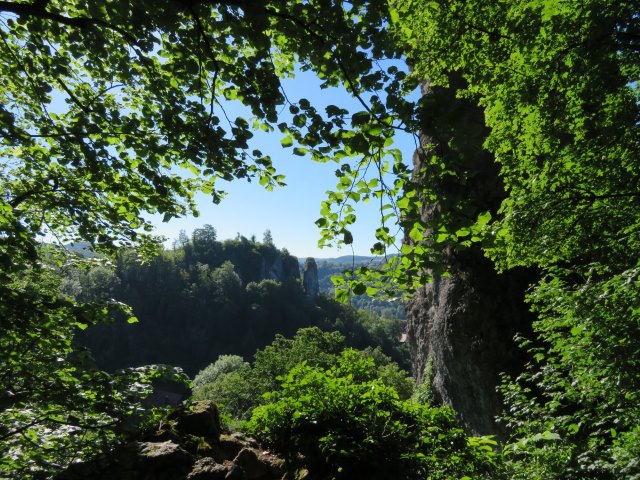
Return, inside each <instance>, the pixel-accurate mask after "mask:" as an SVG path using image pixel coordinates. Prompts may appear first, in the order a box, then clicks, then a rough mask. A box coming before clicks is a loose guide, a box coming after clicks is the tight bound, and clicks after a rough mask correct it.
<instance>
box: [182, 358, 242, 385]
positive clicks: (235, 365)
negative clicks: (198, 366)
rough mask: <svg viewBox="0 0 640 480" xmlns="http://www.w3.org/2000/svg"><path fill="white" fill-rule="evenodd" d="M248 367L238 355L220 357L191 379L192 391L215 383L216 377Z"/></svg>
mask: <svg viewBox="0 0 640 480" xmlns="http://www.w3.org/2000/svg"><path fill="white" fill-rule="evenodd" d="M245 365H249V364H248V363H247V362H245V361H244V359H243V358H242V357H241V356H239V355H220V356H219V357H218V359H217V360H216V361H215V362H213V363H212V364H211V365H209V366H208V367H206V368H204V369H203V370H200V372H198V374H197V375H196V376H195V378H194V379H193V390H194V392H197V391H198V390H200V389H201V388H202V387H204V386H205V385H208V384H210V383H213V382H215V381H216V380H217V379H218V377H219V376H220V375H222V374H225V373H230V372H233V371H236V370H238V369H240V368H242V367H243V366H245Z"/></svg>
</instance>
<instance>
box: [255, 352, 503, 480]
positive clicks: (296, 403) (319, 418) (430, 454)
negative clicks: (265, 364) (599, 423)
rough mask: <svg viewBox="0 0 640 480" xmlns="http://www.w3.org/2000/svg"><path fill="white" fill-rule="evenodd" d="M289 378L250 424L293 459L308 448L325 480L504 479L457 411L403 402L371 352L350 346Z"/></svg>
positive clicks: (308, 458) (307, 455) (293, 372)
mask: <svg viewBox="0 0 640 480" xmlns="http://www.w3.org/2000/svg"><path fill="white" fill-rule="evenodd" d="M282 380H283V382H282V388H281V389H280V390H278V391H275V392H271V393H270V394H268V395H267V400H268V401H270V403H268V404H266V405H262V406H260V407H258V408H256V409H255V410H254V412H253V415H252V417H251V420H250V421H249V422H248V423H247V424H246V428H247V429H248V430H249V432H250V433H252V434H253V435H255V436H256V437H257V438H259V439H260V440H262V441H263V442H265V443H267V444H269V445H270V446H271V447H273V448H274V449H275V450H276V451H278V452H279V453H281V454H282V455H284V456H285V458H288V460H289V462H291V463H293V464H295V463H296V462H297V461H298V459H299V456H298V454H299V453H301V454H302V455H303V456H304V458H305V462H306V464H307V466H308V467H309V468H310V469H312V471H313V473H314V474H316V475H318V476H319V477H320V478H333V479H353V478H368V479H397V478H402V479H414V478H415V479H418V478H420V479H424V478H430V479H434V480H436V479H445V478H446V479H449V478H460V477H463V476H465V475H467V476H472V477H473V478H492V479H495V478H497V476H496V475H497V473H496V463H497V461H496V458H497V457H496V456H495V455H494V454H493V452H492V451H491V449H490V448H488V447H487V446H486V445H484V444H483V443H482V442H476V443H477V445H475V446H471V445H470V444H469V442H468V440H467V437H466V436H465V434H464V433H463V431H462V429H460V427H459V426H458V425H457V423H456V421H455V416H454V413H453V411H452V410H451V409H449V408H429V407H425V406H422V405H417V404H414V403H412V402H408V401H402V400H400V399H399V397H398V394H397V392H396V391H395V389H393V388H391V387H388V386H386V385H385V384H384V383H383V382H382V380H380V379H379V378H377V370H376V367H375V364H374V361H373V359H372V358H370V357H366V356H363V355H362V354H361V353H359V352H356V351H354V350H345V351H344V352H343V353H342V355H341V357H340V358H339V361H338V364H337V365H335V366H332V367H329V368H322V367H311V366H309V365H306V364H301V365H298V366H296V367H294V368H293V369H292V370H291V371H290V372H289V373H288V374H287V375H286V376H285V377H284V378H283V379H282ZM483 476H486V477H483Z"/></svg>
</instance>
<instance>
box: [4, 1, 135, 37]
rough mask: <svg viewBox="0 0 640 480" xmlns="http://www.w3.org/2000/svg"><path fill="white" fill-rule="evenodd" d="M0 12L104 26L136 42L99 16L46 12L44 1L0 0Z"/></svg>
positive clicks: (128, 34)
mask: <svg viewBox="0 0 640 480" xmlns="http://www.w3.org/2000/svg"><path fill="white" fill-rule="evenodd" d="M0 12H8V13H14V14H16V15H18V16H19V17H35V18H43V19H47V20H53V21H54V22H57V23H60V24H62V25H67V26H69V27H78V28H87V27H89V26H99V27H106V28H108V29H109V30H113V31H114V32H117V33H119V34H120V35H122V36H123V37H125V38H126V39H127V40H128V41H129V42H131V43H133V44H135V43H136V39H135V37H133V36H132V35H131V34H130V33H129V32H127V31H126V30H123V29H122V28H120V27H118V26H116V25H113V24H111V23H109V22H107V21H105V20H102V19H101V18H95V17H86V16H78V17H65V16H64V15H61V14H59V13H55V12H48V11H47V10H46V2H44V3H43V2H36V3H14V2H7V1H0Z"/></svg>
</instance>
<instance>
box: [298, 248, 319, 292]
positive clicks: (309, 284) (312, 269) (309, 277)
mask: <svg viewBox="0 0 640 480" xmlns="http://www.w3.org/2000/svg"><path fill="white" fill-rule="evenodd" d="M302 275H303V278H302V286H303V287H304V292H305V294H306V295H307V297H308V298H316V297H317V296H318V293H319V292H320V285H319V283H318V266H317V265H316V261H315V260H314V259H313V258H312V257H309V258H307V259H306V260H305V262H304V271H303V274H302Z"/></svg>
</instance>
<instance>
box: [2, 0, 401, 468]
mask: <svg viewBox="0 0 640 480" xmlns="http://www.w3.org/2000/svg"><path fill="white" fill-rule="evenodd" d="M389 21H390V17H389V12H388V8H387V6H386V3H385V2H382V1H373V2H370V1H359V0H358V1H353V2H350V3H349V4H348V5H345V4H343V2H338V1H335V2H334V1H325V0H320V1H315V0H314V1H310V2H309V1H305V2H301V1H287V2H279V1H278V2H276V1H273V2H271V1H269V2H259V3H255V2H244V1H234V0H232V1H221V2H210V1H193V0H178V1H173V0H166V1H160V2H158V1H154V2H135V3H131V2H129V1H126V0H105V1H100V2H91V3H90V4H87V3H86V2H79V1H71V2H69V1H57V0H47V1H43V2H41V1H35V2H14V1H1V2H0V42H1V44H2V48H0V68H1V69H2V73H3V83H2V85H1V86H0V157H2V159H3V162H2V166H0V172H1V174H2V193H1V194H0V265H2V271H1V272H0V279H1V282H0V305H1V307H0V308H1V309H2V329H3V337H2V339H0V377H1V378H2V390H1V392H0V399H1V402H2V411H1V412H0V413H1V423H2V427H1V431H0V436H1V438H2V440H3V442H2V445H3V446H2V448H1V449H0V455H2V457H1V460H0V468H2V469H3V470H7V471H10V472H14V473H15V472H16V471H20V473H19V474H17V473H15V474H16V475H19V476H22V477H23V478H26V477H27V476H28V475H29V474H30V473H33V472H35V471H37V470H44V471H50V470H52V469H56V468H60V466H63V465H65V464H66V463H67V462H69V461H72V460H74V459H75V458H77V455H78V452H80V455H82V454H83V452H84V453H86V452H85V451H84V450H83V449H82V448H80V447H78V446H77V445H76V446H73V447H69V445H67V444H65V442H66V441H67V440H71V441H72V442H76V443H78V442H79V443H82V442H85V444H86V443H87V442H88V443H91V442H93V444H94V445H98V444H99V442H97V441H96V439H95V437H94V436H93V434H91V432H93V431H95V429H98V428H101V429H102V430H101V431H104V432H107V434H106V437H104V438H105V439H106V440H109V439H113V438H115V437H114V436H117V435H122V434H123V432H124V431H125V430H126V429H124V430H123V429H120V430H118V429H117V428H116V427H117V426H118V425H120V424H121V423H122V422H121V421H120V420H122V419H121V418H119V417H118V415H119V414H122V415H120V416H121V417H128V418H129V419H130V420H132V421H134V423H135V422H137V421H138V420H137V419H136V417H135V416H136V415H138V413H140V412H138V411H136V410H135V409H134V410H132V409H131V408H129V407H126V406H122V405H121V406H119V407H118V406H117V405H115V406H114V404H113V402H110V401H108V399H109V398H110V397H113V398H115V399H116V401H119V400H118V398H119V397H118V395H115V394H113V395H112V394H111V393H108V392H117V388H115V385H119V388H122V389H123V390H124V391H126V390H127V389H128V387H127V386H126V385H127V381H126V380H127V379H128V380H130V381H131V382H133V383H137V384H139V383H140V382H142V383H143V384H144V383H145V382H147V384H148V382H150V381H151V377H149V375H146V376H145V375H142V373H141V372H138V373H135V372H128V373H127V372H125V374H124V377H123V378H122V379H120V380H118V378H120V377H117V378H116V377H111V376H108V375H106V374H103V372H100V371H99V370H96V369H95V366H92V365H91V364H90V362H89V363H87V362H85V363H82V358H84V357H83V356H82V355H79V354H78V352H77V351H76V350H77V348H76V347H75V346H74V344H73V341H72V340H73V335H74V333H75V332H76V331H77V330H78V329H83V328H86V327H87V325H89V324H92V323H95V322H98V321H103V320H106V319H107V318H108V314H109V312H110V311H113V310H120V311H123V312H124V314H125V315H127V317H128V318H129V319H130V321H131V322H134V321H135V318H133V317H132V316H131V312H130V311H128V310H127V308H126V307H125V306H123V305H121V304H119V303H117V302H111V301H108V302H107V303H104V302H102V303H100V302H98V303H91V302H79V301H77V300H75V299H72V298H69V297H67V296H65V295H64V294H63V293H62V291H61V286H60V280H59V278H58V277H57V275H56V273H57V272H58V271H59V270H60V269H64V268H66V267H67V265H68V264H69V262H71V263H85V261H82V260H79V259H77V258H75V257H69V256H68V255H64V254H62V255H60V254H58V253H56V252H55V251H52V253H50V254H45V253H44V251H43V249H42V248H41V247H40V246H39V242H40V241H41V239H42V238H46V236H48V238H52V239H55V240H56V243H64V242H68V241H80V240H82V241H87V242H89V243H90V244H91V246H92V248H94V249H95V250H97V251H99V252H102V253H108V252H109V251H113V250H114V249H115V248H116V247H123V246H130V247H135V248H136V249H137V250H138V252H139V253H140V254H141V255H142V256H143V258H144V257H148V256H149V255H150V254H151V253H153V251H154V249H155V248H154V247H155V240H154V239H153V238H152V237H151V236H150V235H149V231H150V230H151V229H152V227H151V225H150V223H149V221H148V220H146V219H145V216H144V215H145V213H147V212H150V213H159V214H162V215H163V216H164V218H165V219H167V220H168V219H170V218H172V217H175V216H180V215H185V214H188V213H189V214H194V215H195V214H196V213H197V212H196V208H195V204H194V200H193V199H194V195H195V194H196V193H197V192H202V193H205V194H207V195H209V196H210V197H211V199H212V201H214V202H218V201H220V199H221V198H222V196H223V192H222V191H220V189H219V188H218V186H217V185H216V180H217V179H225V180H231V179H243V178H244V179H248V180H252V179H256V180H258V182H259V183H260V184H261V185H263V186H264V187H266V188H273V187H275V186H276V185H282V184H283V183H284V178H283V177H282V176H280V175H279V174H278V173H277V172H276V171H275V169H274V168H273V165H272V162H271V159H270V158H269V157H268V156H267V155H265V154H263V153H262V152H261V151H260V150H259V148H255V146H252V145H251V142H250V139H251V137H252V136H253V134H252V130H253V129H261V130H263V131H266V132H278V133H274V134H276V135H281V137H282V142H281V143H282V145H283V147H291V146H293V143H294V140H295V141H296V142H297V144H298V146H296V147H295V149H294V150H293V153H294V154H297V155H305V154H308V155H310V156H312V157H314V158H315V159H317V160H322V161H328V160H329V159H331V158H332V157H333V152H335V151H336V150H340V147H341V151H342V154H341V155H343V156H347V157H351V156H358V155H359V156H360V157H358V158H362V157H364V158H366V160H363V161H364V162H365V163H366V162H369V163H371V162H374V161H375V162H377V165H380V159H379V157H375V158H374V156H373V153H372V151H373V150H372V149H370V148H369V142H368V140H367V139H368V138H378V136H379V135H380V133H381V130H385V131H387V132H389V133H388V134H387V135H386V137H389V136H390V135H391V133H390V131H391V127H392V123H393V120H392V119H391V118H388V117H386V116H384V115H382V114H380V113H379V111H380V110H381V108H382V103H381V100H380V98H378V97H376V96H372V95H371V94H367V93H366V92H370V91H372V90H374V89H385V90H386V91H387V92H388V93H389V94H399V92H400V91H401V89H402V85H401V83H400V82H399V80H398V79H396V78H395V72H396V71H397V69H396V70H393V69H391V70H385V69H382V68H378V67H377V65H376V63H375V60H376V59H377V58H382V57H384V58H398V57H399V55H400V50H399V49H398V48H397V47H396V46H395V43H394V42H392V41H391V39H390V37H388V36H387V35H386V33H385V25H386V24H388V22H389ZM296 69H300V70H302V71H306V70H311V71H314V72H316V74H317V75H318V77H319V78H321V79H322V82H323V86H325V87H329V86H339V85H342V86H344V88H346V89H347V90H348V91H349V92H351V94H352V95H354V96H355V97H356V98H357V99H359V101H360V102H361V103H362V105H363V111H364V112H365V113H364V114H361V115H360V116H359V117H357V119H356V118H354V119H352V118H351V113H350V112H348V111H346V110H345V109H343V108H341V107H338V106H330V107H328V108H327V109H326V111H324V112H323V111H318V110H317V109H316V108H315V107H314V106H313V105H312V104H311V103H310V102H309V101H308V100H306V99H289V98H288V97H287V95H286V92H285V91H283V89H282V88H281V85H280V80H281V79H283V78H286V77H290V76H293V75H294V74H295V72H296ZM225 101H236V102H239V104H241V105H244V109H245V111H247V112H248V113H247V115H246V118H242V117H237V118H231V117H230V116H229V115H228V114H227V110H226V108H225ZM351 125H353V126H354V127H356V126H357V127H358V129H359V130H361V131H360V133H358V135H357V136H356V137H354V132H353V131H351ZM367 132H369V133H367ZM366 135H369V137H367V136H366ZM382 137H384V135H383V136H382ZM382 137H381V138H382ZM385 141H386V140H385V139H383V140H381V143H380V142H379V145H378V147H380V148H382V146H383V145H384V143H385ZM388 144H389V142H387V146H388ZM376 148H377V147H376ZM378 150H379V148H378ZM378 150H376V151H378ZM336 218H337V217H336ZM211 233H212V232H207V231H203V232H202V234H203V235H210V234H211ZM338 233H339V232H338ZM213 234H214V235H215V232H213ZM345 236H346V234H345ZM49 250H55V249H49ZM102 258H103V259H102V260H97V261H101V262H103V263H107V264H108V262H109V260H108V257H102ZM34 359H37V361H36V362H34V361H33V360H34ZM114 388H115V390H114ZM143 390H144V389H143ZM143 394H144V391H140V392H139V395H143ZM132 400H133V401H135V399H132ZM127 401H128V400H127ZM116 407H117V408H116ZM118 412H119V413H118ZM116 413H118V415H116ZM90 420H91V421H90ZM68 428H71V429H73V430H74V431H78V432H83V434H82V435H81V434H75V435H72V436H70V435H67V433H68V432H67V430H65V429H68ZM51 432H53V433H51ZM87 432H88V433H87ZM43 435H44V437H43ZM56 435H58V436H57V437H56ZM52 438H53V440H52ZM56 438H57V439H58V440H60V439H64V441H63V440H60V441H58V440H56ZM100 438H103V437H100ZM34 444H46V445H48V447H47V448H45V449H34V448H33V445H34ZM21 452H35V453H34V456H33V458H29V457H28V456H24V457H23V458H26V459H27V460H26V461H24V462H16V460H15V458H17V457H18V456H20V455H22V453H21ZM70 452H73V453H70Z"/></svg>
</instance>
